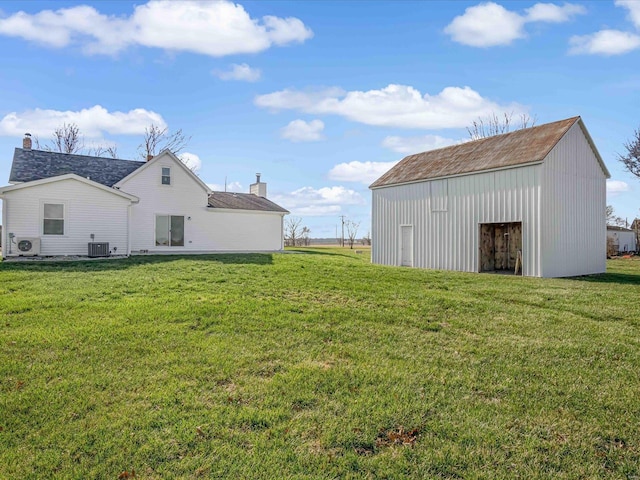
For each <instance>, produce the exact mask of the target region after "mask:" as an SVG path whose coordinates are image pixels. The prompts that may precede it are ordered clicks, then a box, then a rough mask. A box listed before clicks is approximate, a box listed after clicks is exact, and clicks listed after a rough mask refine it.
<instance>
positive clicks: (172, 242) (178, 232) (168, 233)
mask: <svg viewBox="0 0 640 480" xmlns="http://www.w3.org/2000/svg"><path fill="white" fill-rule="evenodd" d="M156 247H184V217H183V216H177V215H156Z"/></svg>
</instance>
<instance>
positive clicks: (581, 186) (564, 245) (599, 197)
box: [541, 123, 607, 277]
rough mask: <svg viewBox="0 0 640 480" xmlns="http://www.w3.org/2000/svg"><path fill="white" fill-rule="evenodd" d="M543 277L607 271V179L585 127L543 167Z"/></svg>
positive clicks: (574, 130)
mask: <svg viewBox="0 0 640 480" xmlns="http://www.w3.org/2000/svg"><path fill="white" fill-rule="evenodd" d="M542 189H543V192H544V196H543V198H542V205H541V215H542V218H543V221H542V224H541V233H542V238H543V240H542V276H544V277H558V276H562V277H565V276H573V275H586V274H591V273H602V272H604V271H605V270H606V254H605V252H606V242H607V240H606V237H607V233H606V214H605V207H606V176H605V172H604V171H603V170H602V167H601V166H600V164H599V162H598V159H597V157H596V154H595V153H594V151H593V150H592V149H591V147H590V145H589V143H588V141H587V139H586V136H585V134H584V133H583V131H582V128H581V126H580V124H579V123H576V124H575V125H573V126H572V127H571V129H569V131H568V132H567V133H566V134H565V135H564V136H563V137H562V139H561V140H560V141H559V142H558V144H557V145H556V146H555V147H554V148H553V149H552V150H551V152H549V155H547V158H546V159H545V162H544V164H543V167H542Z"/></svg>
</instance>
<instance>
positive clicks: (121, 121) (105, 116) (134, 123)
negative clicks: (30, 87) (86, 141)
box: [0, 105, 167, 138]
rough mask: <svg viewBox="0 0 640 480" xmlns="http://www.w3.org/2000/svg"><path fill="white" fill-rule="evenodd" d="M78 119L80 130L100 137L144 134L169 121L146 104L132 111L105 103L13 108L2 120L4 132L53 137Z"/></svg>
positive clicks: (163, 126)
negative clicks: (70, 107) (77, 107)
mask: <svg viewBox="0 0 640 480" xmlns="http://www.w3.org/2000/svg"><path fill="white" fill-rule="evenodd" d="M65 123H66V124H70V123H74V124H76V125H77V126H78V127H79V128H80V133H81V134H83V135H85V136H86V137H89V138H99V137H101V136H102V135H103V134H104V133H110V134H112V135H144V130H145V128H146V127H148V126H149V125H151V124H152V123H153V124H155V125H157V126H159V127H160V128H165V127H166V126H167V124H166V123H165V121H164V119H163V118H162V116H161V115H160V114H159V113H156V112H154V111H151V110H145V109H144V108H136V109H133V110H129V111H128V112H109V111H108V110H107V109H106V108H104V107H102V106H101V105H94V106H93V107H91V108H84V109H82V110H79V111H73V110H66V111H60V110H43V109H40V108H36V109H34V110H26V111H24V112H21V113H17V112H11V113H8V114H7V115H5V116H4V117H3V118H2V120H0V135H4V136H22V135H23V134H24V133H25V132H29V133H31V134H33V135H38V136H41V137H49V136H50V135H51V134H52V133H53V131H54V130H55V129H56V128H58V127H60V126H62V125H63V124H65Z"/></svg>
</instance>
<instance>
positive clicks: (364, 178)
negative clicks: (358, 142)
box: [329, 161, 398, 185]
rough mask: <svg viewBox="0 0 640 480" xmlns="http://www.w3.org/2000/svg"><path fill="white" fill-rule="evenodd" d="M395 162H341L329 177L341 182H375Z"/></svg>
mask: <svg viewBox="0 0 640 480" xmlns="http://www.w3.org/2000/svg"><path fill="white" fill-rule="evenodd" d="M396 163H398V161H395V162H358V161H354V162H349V163H339V164H338V165H336V166H335V167H333V168H332V169H331V170H330V171H329V178H330V179H331V180H336V181H340V182H361V183H364V184H365V185H369V184H371V183H373V182H374V181H375V180H377V179H378V178H380V177H381V176H382V175H383V174H384V173H386V172H387V171H389V170H390V169H391V167H393V166H394V165H395V164H396Z"/></svg>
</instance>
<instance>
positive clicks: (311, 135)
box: [280, 120, 324, 142]
mask: <svg viewBox="0 0 640 480" xmlns="http://www.w3.org/2000/svg"><path fill="white" fill-rule="evenodd" d="M323 130H324V123H323V122H322V121H321V120H311V121H310V122H305V121H304V120H294V121H292V122H289V124H288V125H287V126H286V127H283V128H282V129H281V130H280V136H281V137H282V138H286V139H287V140H291V141H292V142H317V141H318V140H322V139H323V138H324V137H323V136H322V131H323Z"/></svg>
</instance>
